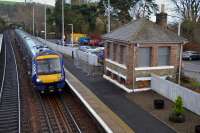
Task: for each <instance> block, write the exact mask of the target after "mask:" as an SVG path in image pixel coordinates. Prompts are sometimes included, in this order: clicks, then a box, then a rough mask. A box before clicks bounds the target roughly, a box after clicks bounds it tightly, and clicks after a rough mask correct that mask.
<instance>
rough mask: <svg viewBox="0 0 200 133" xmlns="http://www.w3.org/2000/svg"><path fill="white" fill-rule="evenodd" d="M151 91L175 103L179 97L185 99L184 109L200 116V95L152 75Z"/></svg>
mask: <svg viewBox="0 0 200 133" xmlns="http://www.w3.org/2000/svg"><path fill="white" fill-rule="evenodd" d="M151 89H152V90H154V91H155V92H157V93H159V94H160V95H162V96H164V97H166V98H168V99H170V100H172V101H175V100H176V98H177V97H178V96H181V97H182V99H183V103H184V107H185V108H187V109H188V110H191V111H192V112H194V113H196V114H198V115H200V103H199V101H200V94H199V93H196V92H194V91H191V90H189V89H187V88H185V87H182V86H180V85H178V84H175V83H173V82H170V81H168V80H165V79H161V78H160V77H158V76H156V75H152V79H151Z"/></svg>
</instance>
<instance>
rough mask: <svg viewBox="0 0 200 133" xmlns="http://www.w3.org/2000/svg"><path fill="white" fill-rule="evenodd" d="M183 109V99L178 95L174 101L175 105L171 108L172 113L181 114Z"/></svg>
mask: <svg viewBox="0 0 200 133" xmlns="http://www.w3.org/2000/svg"><path fill="white" fill-rule="evenodd" d="M183 112H184V109H183V100H182V98H181V97H180V96H178V97H177V99H176V101H175V106H174V108H173V113H175V114H176V115H181V114H183Z"/></svg>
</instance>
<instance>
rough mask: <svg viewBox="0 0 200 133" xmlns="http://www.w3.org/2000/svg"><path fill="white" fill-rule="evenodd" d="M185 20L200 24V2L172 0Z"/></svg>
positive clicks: (198, 0)
mask: <svg viewBox="0 0 200 133" xmlns="http://www.w3.org/2000/svg"><path fill="white" fill-rule="evenodd" d="M171 1H172V2H173V3H174V4H175V6H176V11H177V12H178V13H179V14H180V15H181V16H182V18H183V19H184V20H189V21H192V22H199V16H200V0H171Z"/></svg>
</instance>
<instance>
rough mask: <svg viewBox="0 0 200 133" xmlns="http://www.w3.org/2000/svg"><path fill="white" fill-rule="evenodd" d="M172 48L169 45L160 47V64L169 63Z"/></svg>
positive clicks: (165, 64)
mask: <svg viewBox="0 0 200 133" xmlns="http://www.w3.org/2000/svg"><path fill="white" fill-rule="evenodd" d="M169 56H170V50H169V47H161V48H159V49H158V66H168V65H169Z"/></svg>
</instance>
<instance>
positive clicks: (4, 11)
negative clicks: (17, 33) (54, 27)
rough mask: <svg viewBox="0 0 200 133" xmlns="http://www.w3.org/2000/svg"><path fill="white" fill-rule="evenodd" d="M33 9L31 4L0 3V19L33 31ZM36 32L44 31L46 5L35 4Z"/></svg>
mask: <svg viewBox="0 0 200 133" xmlns="http://www.w3.org/2000/svg"><path fill="white" fill-rule="evenodd" d="M32 7H33V5H32V4H30V3H27V4H24V3H23V2H9V1H0V18H2V19H3V20H4V21H5V22H6V23H8V24H12V23H15V24H20V25H24V26H25V28H26V30H28V31H31V30H32ZM34 7H35V28H36V29H35V31H36V32H40V31H41V30H44V5H42V4H38V3H35V4H34Z"/></svg>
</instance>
